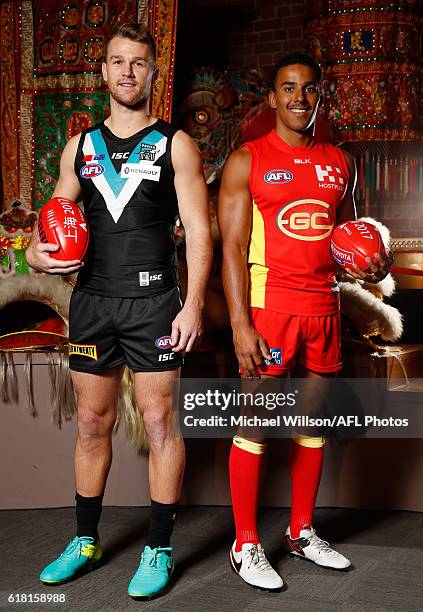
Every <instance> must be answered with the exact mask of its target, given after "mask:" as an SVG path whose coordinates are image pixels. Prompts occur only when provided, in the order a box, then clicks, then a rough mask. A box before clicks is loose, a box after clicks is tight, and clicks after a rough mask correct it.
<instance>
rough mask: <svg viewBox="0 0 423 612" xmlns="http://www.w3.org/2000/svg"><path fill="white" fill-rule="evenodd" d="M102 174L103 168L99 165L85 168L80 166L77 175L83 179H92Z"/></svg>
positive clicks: (89, 165) (88, 165)
mask: <svg viewBox="0 0 423 612" xmlns="http://www.w3.org/2000/svg"><path fill="white" fill-rule="evenodd" d="M103 172H104V166H102V165H101V164H87V165H86V166H82V168H81V170H80V171H79V174H80V176H81V177H82V178H84V179H92V178H95V177H96V176H100V174H103Z"/></svg>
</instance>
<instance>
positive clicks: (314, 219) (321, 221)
mask: <svg viewBox="0 0 423 612" xmlns="http://www.w3.org/2000/svg"><path fill="white" fill-rule="evenodd" d="M276 223H277V225H278V228H279V229H280V230H281V232H283V233H284V234H286V235H287V236H290V237H291V238H295V239H296V240H307V241H316V240H323V239H324V238H327V237H328V236H330V234H331V233H332V230H333V227H334V223H333V219H332V212H331V209H330V205H329V204H328V203H327V202H322V201H321V200H296V201H295V202H291V203H290V204H287V205H286V206H284V207H283V208H282V209H281V210H280V211H279V214H278V216H277V219H276Z"/></svg>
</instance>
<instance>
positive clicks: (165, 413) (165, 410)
mask: <svg viewBox="0 0 423 612" xmlns="http://www.w3.org/2000/svg"><path fill="white" fill-rule="evenodd" d="M142 416H143V421H144V427H145V431H146V433H147V436H148V440H149V444H150V448H154V447H155V446H161V445H162V444H163V443H164V441H165V440H166V438H168V437H170V436H172V429H173V426H172V423H173V413H172V404H171V402H163V398H162V402H159V401H157V403H156V402H148V404H147V405H145V406H144V409H143V411H142Z"/></svg>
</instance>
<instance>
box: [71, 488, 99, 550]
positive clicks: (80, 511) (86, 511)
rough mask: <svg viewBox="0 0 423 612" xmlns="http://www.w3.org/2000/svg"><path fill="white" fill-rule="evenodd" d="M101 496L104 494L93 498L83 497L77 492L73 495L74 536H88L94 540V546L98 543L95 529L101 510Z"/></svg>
mask: <svg viewBox="0 0 423 612" xmlns="http://www.w3.org/2000/svg"><path fill="white" fill-rule="evenodd" d="M103 495H104V493H102V494H101V495H96V496H95V497H84V496H83V495H80V494H79V493H78V492H76V494H75V500H76V535H77V536H78V537H82V536H89V537H91V538H94V543H95V544H96V543H97V541H98V531H97V529H98V523H99V522H100V516H101V511H102V509H103V506H102V503H103Z"/></svg>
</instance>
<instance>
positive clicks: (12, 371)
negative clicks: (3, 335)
mask: <svg viewBox="0 0 423 612" xmlns="http://www.w3.org/2000/svg"><path fill="white" fill-rule="evenodd" d="M5 357H6V378H7V386H8V391H9V398H10V397H11V398H12V401H13V402H14V403H15V404H17V403H18V401H19V385H18V377H17V376H16V367H15V362H14V361H13V353H12V352H6V353H5Z"/></svg>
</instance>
